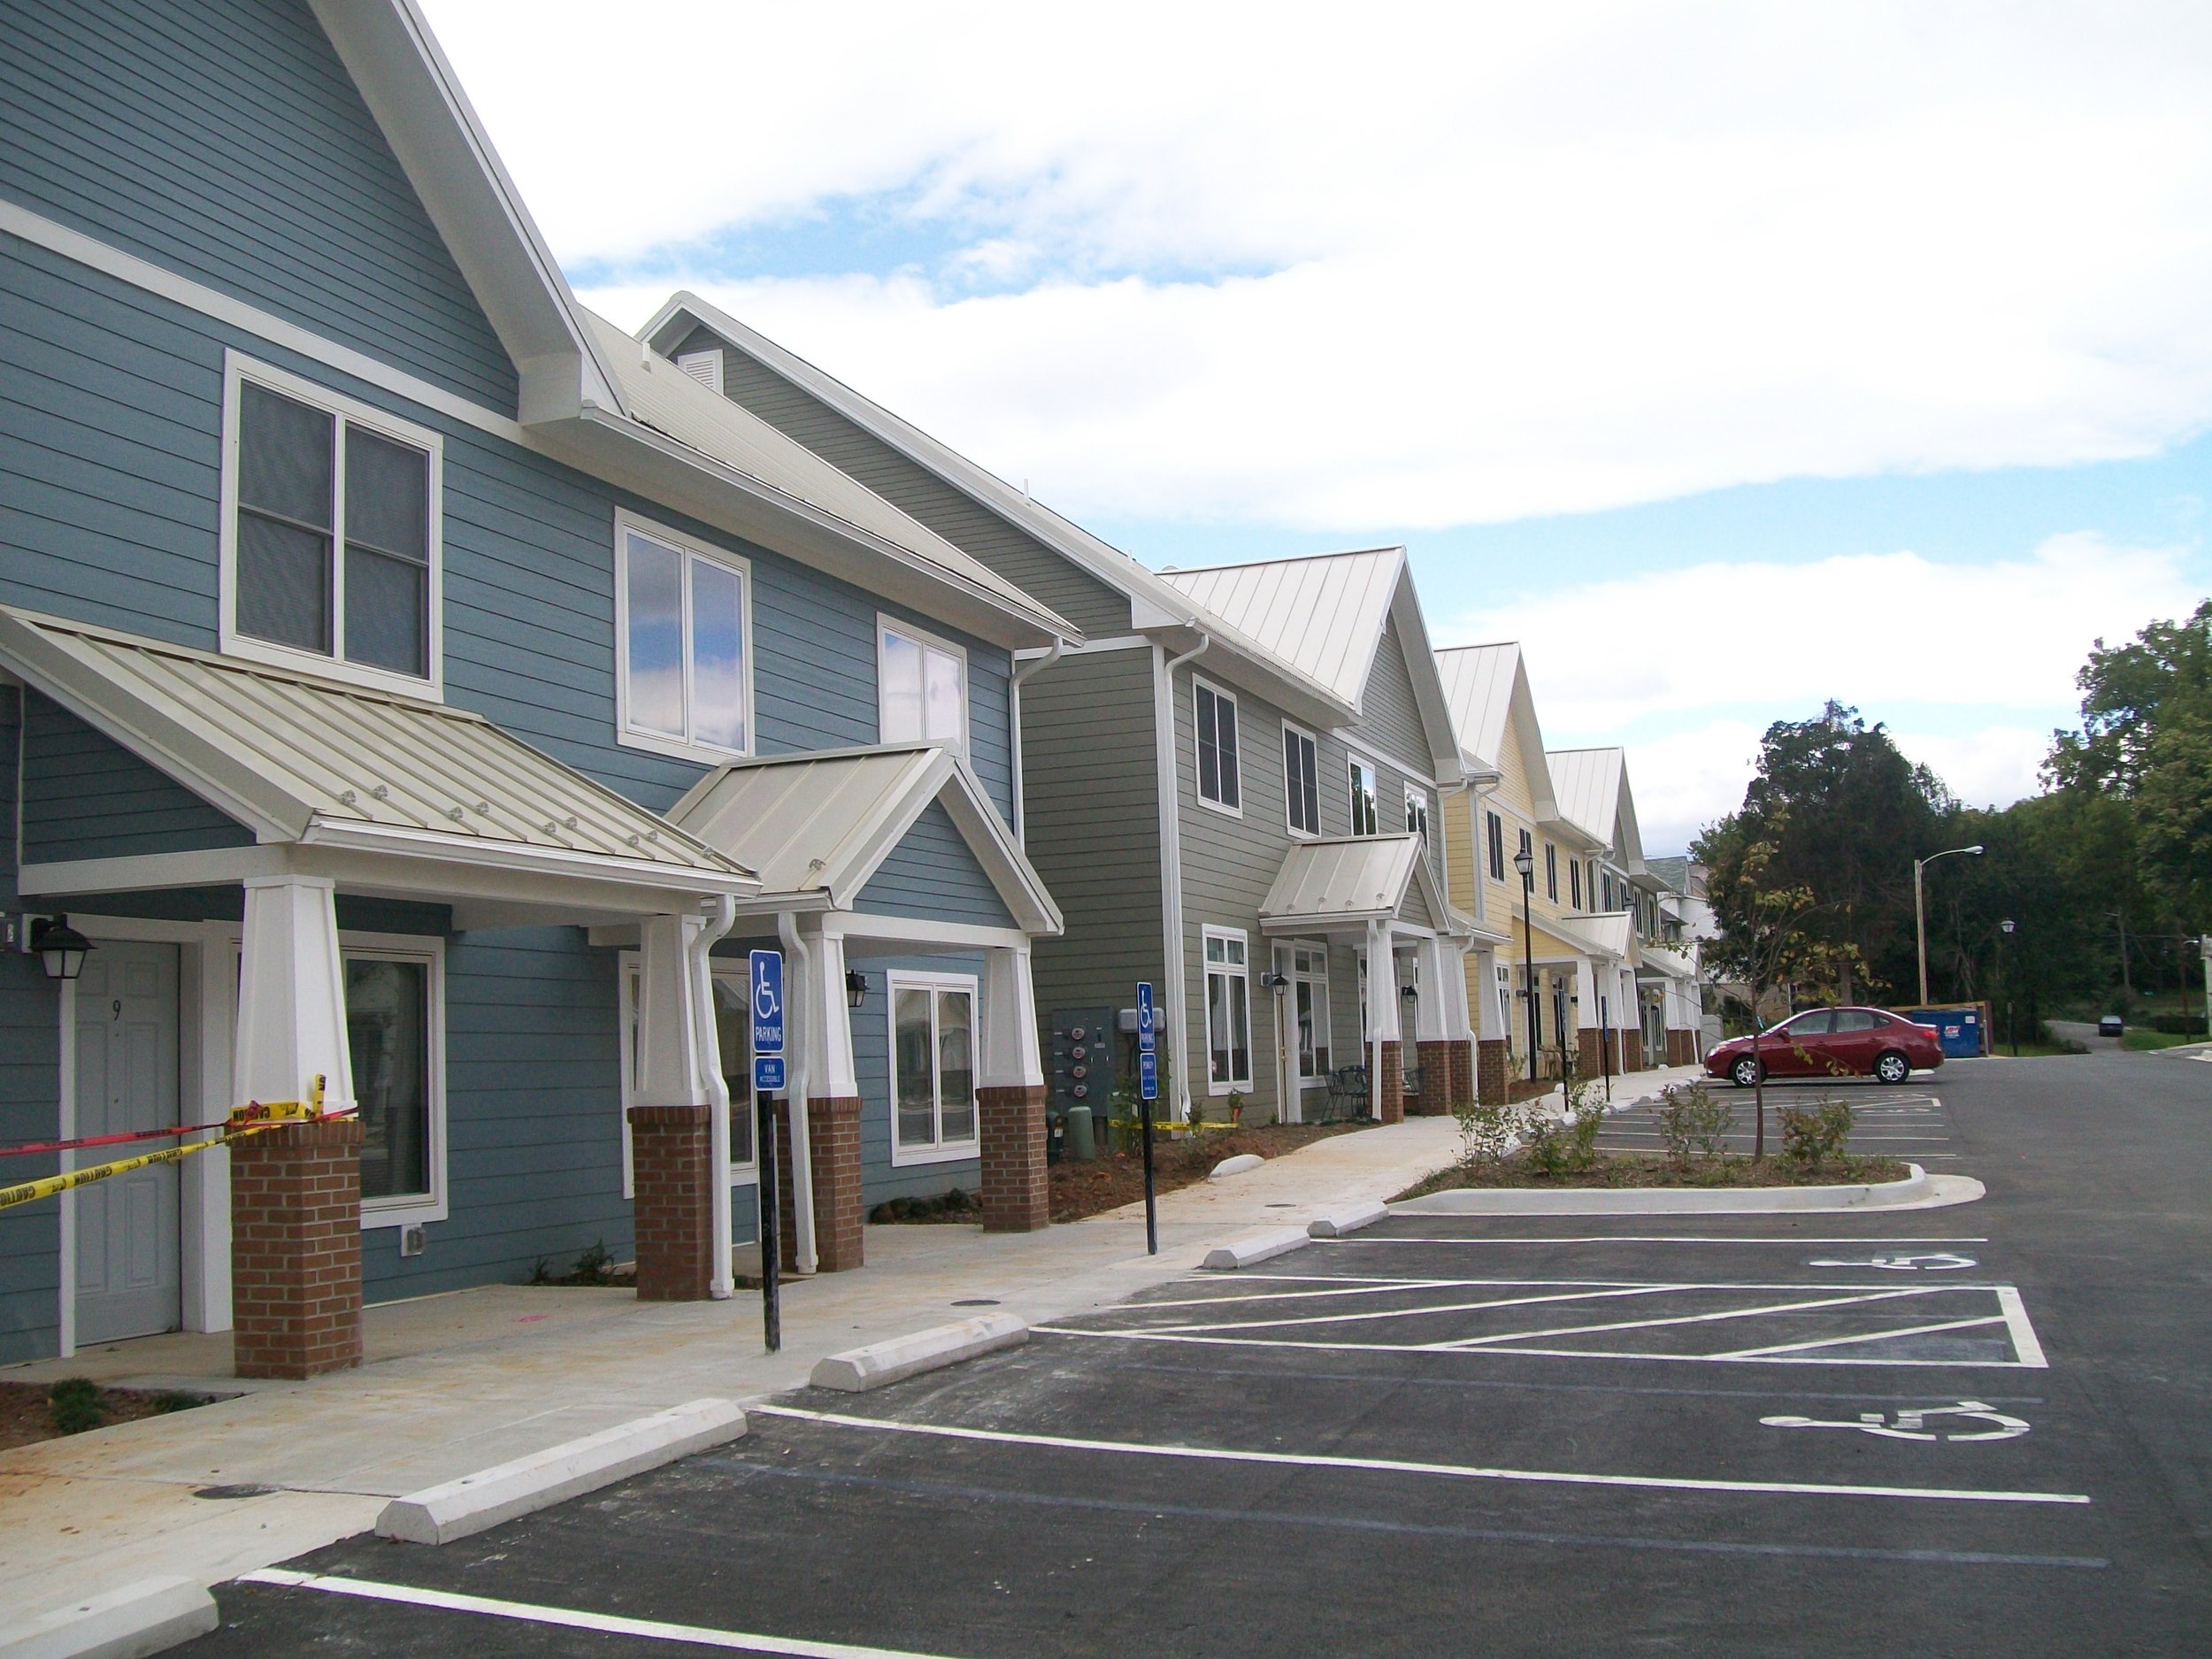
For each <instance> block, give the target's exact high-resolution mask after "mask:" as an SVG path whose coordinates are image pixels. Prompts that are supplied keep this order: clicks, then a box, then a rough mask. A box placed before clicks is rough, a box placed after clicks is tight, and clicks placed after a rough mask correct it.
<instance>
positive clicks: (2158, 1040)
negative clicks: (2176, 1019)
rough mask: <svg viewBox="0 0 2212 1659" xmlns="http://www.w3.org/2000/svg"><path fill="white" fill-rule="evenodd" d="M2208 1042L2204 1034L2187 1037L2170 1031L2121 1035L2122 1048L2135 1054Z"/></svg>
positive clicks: (2136, 1031)
mask: <svg viewBox="0 0 2212 1659" xmlns="http://www.w3.org/2000/svg"><path fill="white" fill-rule="evenodd" d="M2203 1041H2206V1039H2205V1035H2204V1033H2202V1032H2196V1033H2192V1034H2190V1035H2187V1036H2183V1035H2180V1034H2178V1033H2174V1032H2170V1031H2142V1030H2135V1031H2128V1032H2123V1033H2121V1035H2120V1047H2122V1048H2125V1049H2127V1050H2129V1051H2130V1052H2131V1053H2134V1054H2154V1053H2155V1052H2157V1051H2158V1050H2159V1049H2161V1048H2181V1047H2183V1046H2184V1045H2185V1044H2187V1043H2193V1042H2203Z"/></svg>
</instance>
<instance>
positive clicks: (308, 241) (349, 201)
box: [0, 0, 515, 412]
mask: <svg viewBox="0 0 2212 1659" xmlns="http://www.w3.org/2000/svg"><path fill="white" fill-rule="evenodd" d="M0 180H4V181H5V182H4V184H0V189H4V192H5V194H7V195H8V196H11V197H12V198H14V199H15V200H17V201H19V202H20V203H21V204H24V205H25V206H27V207H29V208H31V209H33V210H34V211H37V212H40V213H42V214H45V215H47V216H48V217H50V218H52V219H59V220H61V221H62V222H64V223H65V224H68V225H71V226H73V227H76V228H78V229H80V230H82V231H84V232H86V233H87V234H91V235H93V236H96V237H98V238H99V239H100V240H101V241H103V242H111V243H114V244H115V245H117V246H119V247H122V248H126V249H127V250H130V251H131V252H133V253H135V254H137V255H139V256H140V257H142V258H145V259H149V260H150V261H152V262H153V263H154V264H156V265H163V266H165V267H166V268H167V269H170V270H173V271H176V272H179V273H181V274H183V275H186V276H188V277H191V278H192V279H194V280H196V281H201V282H204V283H206V284H208V285H209V286H211V287H212V288H219V289H222V290H223V291H225V292H227V293H230V294H234V295H236V296H239V297H240V298H242V299H244V300H247V301H249V302H250V303H254V304H256V305H259V306H262V307H264V308H265V309H266V310H268V311H274V312H276V313H277V314H278V315H280V316H282V317H285V318H288V319H290V320H292V321H294V322H296V323H299V324H301V325H302V326H305V327H309V328H311V329H313V330H314V331H315V332H316V333H318V334H323V335H325V336H326V337H328V338H330V339H333V340H338V341H342V342H345V343H346V344H348V345H350V346H353V347H355V348H357V349H360V350H363V351H366V352H369V353H371V354H372V355H373V356H375V357H381V358H384V359H385V360H387V361H388V362H392V363H396V364H398V365H401V366H403V367H405V368H407V369H410V370H411V371H413V372H414V373H419V374H420V375H422V376H424V377H425V378H426V379H427V380H434V381H436V382H437V383H438V384H440V385H441V386H443V387H445V388H448V389H449V390H451V391H453V392H456V393H458V394H459V395H461V396H465V397H470V398H472V399H475V400H477V401H479V402H482V403H488V405H490V406H491V407H493V408H495V409H499V410H503V411H509V412H512V411H513V409H514V407H515V373H514V369H513V367H512V365H511V364H510V362H509V361H508V358H507V355H506V352H505V349H504V348H503V346H502V345H501V343H500V342H499V339H498V336H497V335H496V334H495V333H494V332H493V329H492V327H491V325H490V323H489V322H488V321H487V320H486V319H485V317H484V314H483V312H482V311H481V310H480V308H479V306H478V305H477V303H476V299H475V296H473V295H472V293H471V292H470V290H469V287H468V284H467V282H466V281H465V280H464V279H463V277H462V275H461V273H460V270H459V267H458V266H457V265H455V263H454V261H453V258H452V257H451V255H450V254H449V252H448V251H447V250H446V247H445V244H444V242H442V240H441V239H440V237H439V235H438V233H437V231H436V228H435V227H434V226H433V225H432V223H431V220H430V218H429V215H428V214H427V213H426V211H424V209H423V206H422V204H421V202H420V200H419V198H418V197H417V196H416V195H415V192H414V188H413V187H412V185H411V183H410V182H409V180H408V179H407V177H406V175H405V173H403V171H402V169H401V167H400V165H399V162H398V159H397V158H396V157H395V156H394V155H393V154H392V152H391V149H390V146H389V145H388V144H387V143H386V142H385V140H384V135H383V134H382V133H381V132H380V130H379V128H378V127H377V125H376V122H375V119H374V118H373V117H372V116H371V115H370V113H369V111H368V107H367V106H366V105H365V104H364V103H363V102H362V100H361V97H360V95H359V93H358V92H357V90H356V89H355V88H354V85H353V83H352V81H351V80H350V79H349V76H348V75H347V73H346V71H345V69H344V66H343V65H342V64H341V63H340V62H339V60H338V58H337V54H336V53H335V52H334V50H332V48H331V46H330V43H329V42H328V41H327V40H326V38H325V37H324V35H323V33H322V30H321V28H320V27H319V26H318V25H317V24H316V22H315V20H314V19H313V17H312V16H311V14H310V13H309V12H308V10H307V8H306V6H305V5H304V4H299V3H298V0H199V3H198V4H194V5H193V6H191V7H188V8H185V7H176V6H171V5H165V4H157V0H76V4H71V5H69V6H54V5H42V4H36V3H35V0H0Z"/></svg>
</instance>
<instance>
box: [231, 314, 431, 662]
mask: <svg viewBox="0 0 2212 1659" xmlns="http://www.w3.org/2000/svg"><path fill="white" fill-rule="evenodd" d="M248 381H251V382H252V383H253V384H254V385H256V386H258V387H261V388H263V389H265V390H266V391H271V392H274V393H276V394H278V395H279V396H283V397H288V398H291V399H293V400H294V401H295V402H297V403H305V404H308V405H309V406H311V407H312V408H315V409H319V410H320V411H323V412H324V413H326V414H328V415H332V416H334V417H336V419H338V420H339V422H341V423H342V425H341V428H340V430H339V431H338V432H337V433H336V434H335V435H334V469H335V470H334V477H335V489H334V494H333V497H332V501H331V549H332V550H331V561H332V569H331V611H332V615H331V638H332V640H333V641H334V642H335V643H336V645H337V647H338V649H340V650H341V651H342V650H343V649H344V646H345V632H346V558H345V548H346V522H345V511H346V495H345V434H344V432H343V427H344V426H363V427H365V428H367V429H368V430H369V431H371V432H373V433H375V434H378V435H379V436H380V437H386V438H389V439H391V440H392V441H393V442H396V443H403V444H406V445H408V446H409V447H411V448H413V449H422V450H425V451H426V452H427V453H428V455H429V457H430V494H429V516H430V522H429V526H428V532H429V537H428V541H427V544H426V550H427V552H428V554H429V556H430V570H429V590H430V591H429V596H428V601H427V603H428V605H429V609H430V615H429V624H430V634H429V641H428V648H427V649H428V651H429V662H430V676H429V678H428V679H426V680H418V679H416V678H415V677H414V676H413V675H412V674H398V673H394V672H392V671H391V670H390V669H388V668H377V667H373V666H372V665H370V664H364V663H349V662H348V661H346V660H345V658H344V657H342V656H331V657H325V656H323V655H321V654H320V653H319V652H316V651H303V650H301V649H298V648H297V647H296V646H290V645H280V644H279V643H277V642H276V641H273V640H259V639H255V638H254V637H252V636H251V635H250V634H241V633H240V632H239V631H238V414H239V404H240V402H241V392H242V388H244V386H245V385H246V383H247V382H248ZM220 490H221V503H220V509H219V523H218V530H217V541H216V546H217V549H218V560H217V562H218V565H219V571H220V574H219V577H218V579H217V580H218V583H219V605H218V616H217V634H216V643H217V646H218V648H219V649H220V650H221V651H222V652H223V654H224V655H225V656H227V657H243V658H245V659H247V660H248V661H250V662H257V663H266V664H269V665H270V666H272V667H274V668H282V669H287V670H289V671H291V672H296V673H304V674H313V675H316V676H318V677H319V678H321V679H324V680H340V681H342V682H344V683H345V684H347V685H356V686H365V687H370V688H371V689H373V690H377V691H391V692H397V693H398V694H399V695H402V696H406V697H417V698H421V699H425V700H426V701H429V702H433V703H442V702H443V701H444V700H445V440H444V439H443V438H442V437H441V436H440V435H439V434H436V433H434V432H432V431H431V430H429V429H428V428H427V427H425V426H416V425H414V424H413V423H412V422H411V421H406V420H402V419H400V418H399V417H398V416H396V415H390V414H387V413H386V412H385V411H382V410H380V409H376V408H373V407H371V406H370V405H369V404H367V403H361V402H359V401H357V399H354V398H350V397H347V396H344V395H343V394H342V393H338V392H334V391H332V390H331V389H330V388H327V387H325V386H318V385H317V384H316V383H315V382H314V381H312V380H303V379H301V378H300V377H299V376H298V375H296V374H288V373H285V372H284V371H283V370H282V369H276V368H272V367H270V366H269V365H267V364H265V363H259V362H257V361H255V360H254V359H253V358H251V357H246V356H244V355H243V354H242V353H241V352H238V351H234V350H231V349H227V348H226V349H225V350H224V352H223V451H222V481H221V485H220Z"/></svg>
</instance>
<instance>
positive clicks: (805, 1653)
mask: <svg viewBox="0 0 2212 1659" xmlns="http://www.w3.org/2000/svg"><path fill="white" fill-rule="evenodd" d="M753 1409H755V1410H761V1409H766V1408H763V1407H758V1406H756V1407H755V1408H753ZM2085 1502H2086V1500H2085ZM238 1582H239V1583H240V1584H265V1585H273V1586H277V1587H278V1588H280V1589H286V1590H319V1591H322V1592H323V1593H324V1594H328V1595H350V1596H357V1597H359V1598H360V1599H362V1600H364V1601H398V1602H402V1603H403V1604H405V1605H407V1606H410V1607H429V1608H436V1609H439V1610H440V1611H441V1612H446V1613H475V1614H480V1615H481V1616H482V1617H486V1618H505V1619H517V1620H519V1621H521V1622H522V1623H524V1624H554V1625H558V1626H560V1627H562V1628H564V1629H566V1630H592V1631H600V1632H604V1633H606V1634H608V1635H611V1636H641V1637H643V1638H644V1639H645V1640H649V1641H674V1642H686V1643H688V1644H689V1645H690V1646H692V1647H723V1648H728V1649H731V1650H733V1651H735V1652H738V1653H762V1654H787V1655H791V1656H792V1659H942V1655H931V1654H920V1653H916V1652H914V1651H912V1650H911V1649H909V1648H904V1647H860V1646H857V1645H856V1644H854V1643H851V1642H841V1641H806V1640H802V1639H801V1638H799V1637H796V1636H759V1635H755V1634H753V1633H752V1632H749V1631H738V1630H711V1629H709V1628H708V1627H706V1626H705V1625H702V1624H668V1623H666V1622H664V1621H663V1620H661V1619H657V1618H626V1617H622V1616H621V1615H620V1614H618V1613H587V1612H583V1611H580V1610H579V1609H574V1608H566V1607H545V1606H541V1604H539V1603H537V1602H534V1601H497V1600H495V1599H494V1598H493V1597H491V1596H488V1595H462V1594H457V1593H456V1592H454V1591H451V1590H424V1589H419V1588H417V1587H416V1586H413V1585H411V1584H380V1583H379V1582H377V1581H376V1580H375V1579H373V1578H333V1577H331V1576H330V1575H329V1574H327V1573H319V1572H293V1571H289V1570H288V1569H286V1568H283V1567H264V1568H262V1569H260V1570H259V1571H256V1572H249V1573H242V1574H241V1575H240V1576H239V1578H238Z"/></svg>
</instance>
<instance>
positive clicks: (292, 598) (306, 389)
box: [221, 356, 443, 696]
mask: <svg viewBox="0 0 2212 1659" xmlns="http://www.w3.org/2000/svg"><path fill="white" fill-rule="evenodd" d="M225 381H226V386H225V393H226V396H225V418H226V435H227V442H226V443H225V446H224V474H223V488H224V496H225V501H224V511H223V520H222V524H223V531H222V534H223V559H222V632H221V640H222V648H223V649H224V650H226V651H228V652H232V653H234V654H236V655H239V656H244V657H259V658H261V659H263V660H265V661H271V662H277V663H281V664H287V665H288V666H292V667H298V668H308V669H312V670H314V671H315V672H320V673H328V674H335V675H337V676H339V677H341V678H344V679H348V680H362V681H365V682H367V683H370V684H373V685H377V686H380V687H388V688H390V689H394V690H399V691H405V692H410V693H412V694H413V695H417V696H435V695H439V687H440V684H441V679H442V676H441V674H440V672H439V595H440V565H441V557H440V546H439V541H440V537H439V526H440V518H441V506H440V501H439V474H440V470H441V465H442V456H443V448H442V443H441V442H440V440H439V438H438V435H437V434H435V433H433V432H426V431H425V430H423V429H422V428H421V427H419V426H411V425H409V424H408V423H406V422H404V421H402V420H397V419H394V418H392V417H391V416H389V415H387V414H384V413H383V412H382V411H379V410H375V409H372V408H369V407H368V406H367V405H365V404H363V403H355V402H354V401H353V400H351V399H350V398H344V397H340V396H337V395H336V394H334V393H332V392H328V391H326V390H324V389H323V388H320V387H319V386H316V385H314V384H313V383H312V382H311V381H307V380H301V379H299V378H298V377H296V376H295V375H290V374H284V373H280V372H278V371H276V370H273V369H265V368H263V367H261V366H260V365H257V364H250V363H248V362H246V361H245V360H244V359H243V358H241V357H235V356H234V357H230V358H229V359H228V360H227V365H226V373H225Z"/></svg>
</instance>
